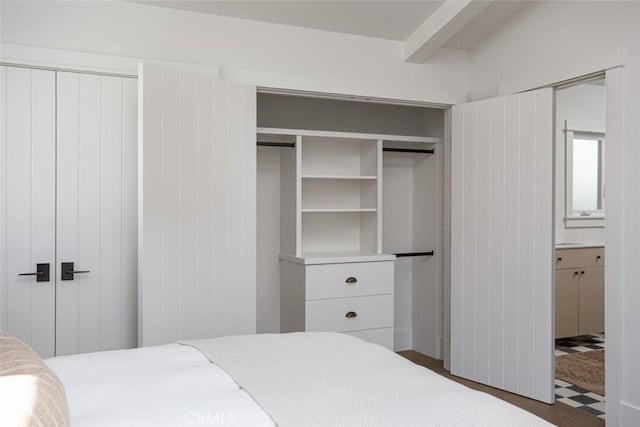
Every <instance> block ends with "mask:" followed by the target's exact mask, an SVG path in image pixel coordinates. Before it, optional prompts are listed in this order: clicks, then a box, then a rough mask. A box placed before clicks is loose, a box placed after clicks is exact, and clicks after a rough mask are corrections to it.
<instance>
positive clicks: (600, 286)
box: [579, 267, 604, 335]
mask: <svg viewBox="0 0 640 427" xmlns="http://www.w3.org/2000/svg"><path fill="white" fill-rule="evenodd" d="M582 271H584V274H581V275H580V314H579V320H580V325H579V332H580V335H583V334H597V333H601V332H604V267H595V268H585V269H584V270H581V272H582Z"/></svg>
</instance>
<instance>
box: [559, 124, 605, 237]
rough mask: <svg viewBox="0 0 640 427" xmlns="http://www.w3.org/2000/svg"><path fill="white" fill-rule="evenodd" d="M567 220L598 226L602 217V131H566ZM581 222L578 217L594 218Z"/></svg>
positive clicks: (583, 224)
mask: <svg viewBox="0 0 640 427" xmlns="http://www.w3.org/2000/svg"><path fill="white" fill-rule="evenodd" d="M566 135H567V152H566V153H567V165H566V193H567V202H566V220H567V226H571V225H572V224H570V222H571V221H572V220H574V221H578V223H576V224H573V226H590V227H593V226H601V225H603V224H602V219H603V218H604V188H605V187H604V142H605V138H604V134H603V133H595V132H579V131H567V133H566ZM596 219H598V220H599V222H594V221H589V222H584V221H583V222H582V223H581V222H580V220H596Z"/></svg>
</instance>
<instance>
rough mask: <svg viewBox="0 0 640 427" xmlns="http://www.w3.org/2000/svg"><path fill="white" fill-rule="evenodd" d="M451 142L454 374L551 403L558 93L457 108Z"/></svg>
mask: <svg viewBox="0 0 640 427" xmlns="http://www.w3.org/2000/svg"><path fill="white" fill-rule="evenodd" d="M451 139H452V143H451V159H452V169H451V373H452V374H454V375H457V376H461V377H463V378H467V379H470V380H473V381H477V382H480V383H483V384H488V385H490V386H492V387H497V388H501V389H504V390H507V391H510V392H513V393H517V394H521V395H523V396H527V397H530V398H533V399H538V400H541V401H543V402H547V403H551V402H553V401H554V383H553V372H554V367H553V359H554V349H553V329H552V325H553V280H554V279H553V277H554V276H553V273H554V271H553V266H554V264H553V174H554V169H553V92H552V89H541V90H537V91H532V92H527V93H523V94H519V95H511V96H506V97H500V98H495V99H489V100H485V101H479V102H472V103H469V104H463V105H456V106H455V107H454V108H453V112H452V134H451Z"/></svg>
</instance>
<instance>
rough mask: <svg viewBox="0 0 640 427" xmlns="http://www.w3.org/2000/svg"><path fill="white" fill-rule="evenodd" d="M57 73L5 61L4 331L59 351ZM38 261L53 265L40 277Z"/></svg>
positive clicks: (1, 155) (0, 92)
mask: <svg viewBox="0 0 640 427" xmlns="http://www.w3.org/2000/svg"><path fill="white" fill-rule="evenodd" d="M55 96H56V85H55V72H54V71H45V70H31V69H28V68H16V67H0V110H1V111H0V129H1V130H2V131H1V132H0V183H1V184H2V185H0V277H1V279H0V329H4V330H6V331H8V332H11V333H12V334H14V335H16V336H17V337H18V338H20V339H21V340H23V341H25V342H26V343H27V344H29V345H30V346H32V347H33V348H34V349H35V351H36V352H38V354H39V355H40V356H42V357H51V356H53V355H54V346H55V343H54V339H55V335H54V325H55V317H54V316H55V311H54V310H55V285H54V280H55V279H54V277H55V267H56V266H55V258H54V257H55V232H56V229H55V218H56V213H55V206H56V201H55V197H56V189H55V182H56V175H55V173H56V172H55V171H56V169H55V168H56V153H55V149H56V139H55V135H56V132H55V129H56V121H55V120H56V112H55V108H56V101H55ZM36 264H48V265H49V280H48V281H45V280H42V279H41V280H40V281H37V279H36V277H37V276H35V275H29V276H20V275H19V274H24V273H35V272H36Z"/></svg>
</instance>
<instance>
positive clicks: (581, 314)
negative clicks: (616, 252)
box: [555, 247, 604, 338]
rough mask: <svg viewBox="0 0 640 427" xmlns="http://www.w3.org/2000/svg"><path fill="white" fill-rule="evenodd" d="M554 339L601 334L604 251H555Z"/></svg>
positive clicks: (602, 322)
mask: <svg viewBox="0 0 640 427" xmlns="http://www.w3.org/2000/svg"><path fill="white" fill-rule="evenodd" d="M555 312H556V338H566V337H574V336H578V335H585V334H593V333H601V332H603V331H604V248H602V247H585V248H580V247H578V248H576V247H571V248H564V249H556V310H555Z"/></svg>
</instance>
